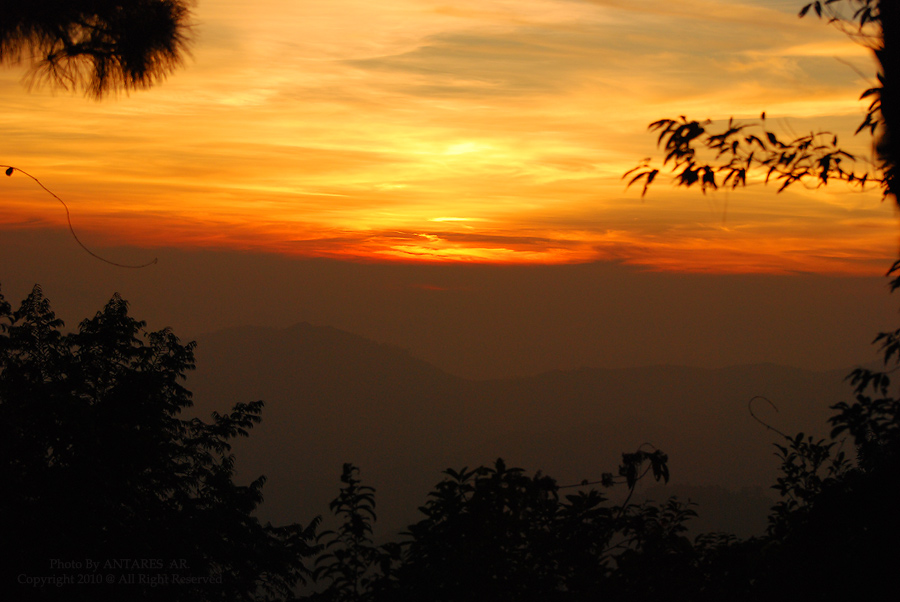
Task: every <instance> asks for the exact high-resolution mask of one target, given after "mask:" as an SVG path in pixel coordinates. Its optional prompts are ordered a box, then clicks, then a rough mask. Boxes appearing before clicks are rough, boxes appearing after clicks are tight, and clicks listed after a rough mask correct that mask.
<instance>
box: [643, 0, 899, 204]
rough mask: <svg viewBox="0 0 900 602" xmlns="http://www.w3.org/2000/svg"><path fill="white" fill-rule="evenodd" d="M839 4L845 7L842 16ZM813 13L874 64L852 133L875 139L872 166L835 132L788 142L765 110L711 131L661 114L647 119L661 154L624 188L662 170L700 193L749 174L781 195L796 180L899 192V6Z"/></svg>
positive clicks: (832, 2)
mask: <svg viewBox="0 0 900 602" xmlns="http://www.w3.org/2000/svg"><path fill="white" fill-rule="evenodd" d="M841 7H847V8H849V9H850V14H844V13H843V12H842V11H841ZM810 11H812V12H813V13H815V14H817V15H818V16H819V17H826V18H828V20H829V22H830V23H833V24H835V25H837V26H838V27H840V28H841V29H842V30H843V31H845V32H846V33H847V34H848V35H850V36H851V37H852V38H853V39H854V40H856V41H858V42H859V43H861V44H863V45H865V46H867V47H868V48H870V49H871V50H872V52H873V55H874V56H875V58H876V60H877V62H878V71H877V73H876V78H877V84H876V85H874V86H873V87H872V88H869V89H867V90H865V91H863V93H862V94H861V97H860V98H863V99H870V105H869V109H868V111H867V113H866V117H865V119H864V120H863V122H862V123H861V124H860V126H859V128H858V129H857V133H859V132H861V131H864V130H867V131H869V132H871V133H872V134H873V135H875V136H877V144H876V151H877V164H876V165H875V166H874V167H875V170H874V171H870V170H868V169H866V168H865V167H863V168H860V167H859V166H858V162H857V160H856V157H854V156H853V155H851V154H850V153H848V152H846V151H844V150H842V149H841V148H840V147H839V146H838V139H837V136H835V135H833V134H831V133H829V132H818V133H813V134H809V135H805V136H800V137H798V138H795V139H793V140H788V139H783V138H779V136H777V135H776V133H775V132H772V131H770V130H769V129H768V128H767V126H766V122H765V113H762V116H761V121H760V123H758V124H757V123H741V122H735V121H734V120H731V119H730V120H729V121H728V124H727V125H726V126H725V127H724V128H719V129H710V128H711V125H712V122H711V121H709V120H706V121H702V122H701V121H696V120H692V119H688V118H687V117H684V116H681V117H679V118H678V119H660V120H659V121H655V122H653V123H651V124H650V130H651V131H658V132H659V138H658V140H657V143H658V145H659V146H660V147H662V148H663V149H664V151H665V157H664V158H663V161H662V165H661V166H660V167H653V166H652V165H651V161H650V159H646V160H645V161H644V162H643V163H642V164H641V165H639V166H638V167H635V168H634V169H632V170H630V171H629V172H627V173H626V174H625V176H626V177H627V176H631V179H630V180H629V183H628V185H629V186H631V185H632V184H637V183H641V182H643V194H646V192H647V190H648V188H649V186H650V185H651V184H652V183H653V182H654V181H655V179H656V177H657V176H658V175H659V173H660V172H661V171H662V170H666V169H667V170H669V171H671V172H672V173H673V174H674V175H675V182H676V184H677V185H679V186H685V187H691V186H693V185H695V184H697V185H698V186H699V187H700V189H701V191H703V192H706V190H707V189H713V190H714V189H717V188H719V187H720V186H724V187H730V188H737V187H738V186H745V185H746V184H747V179H748V177H751V175H752V174H753V173H755V172H756V173H759V174H760V175H761V176H762V175H764V176H765V181H766V182H769V181H775V182H778V183H779V189H778V190H779V192H780V191H782V190H784V189H785V188H787V187H788V186H790V185H791V184H794V183H796V182H811V183H814V184H816V185H820V186H821V185H825V184H828V183H829V182H830V181H833V180H843V181H846V182H849V183H851V184H854V185H858V186H860V187H864V186H865V185H866V184H867V183H871V182H877V183H878V184H880V185H881V186H882V189H883V191H884V193H885V195H886V196H892V197H894V200H895V201H896V202H900V197H898V194H897V193H898V184H897V174H896V171H897V157H898V154H900V153H898V138H900V135H898V134H897V133H896V132H897V131H900V94H898V90H897V89H898V86H900V82H898V79H900V72H898V58H897V57H898V56H900V39H898V37H900V6H898V5H897V2H895V1H893V0H822V1H816V2H811V3H809V4H806V5H805V6H804V7H803V8H802V9H801V11H800V16H801V17H803V16H805V15H807V14H809V13H810Z"/></svg>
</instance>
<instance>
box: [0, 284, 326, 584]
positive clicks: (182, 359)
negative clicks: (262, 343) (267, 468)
mask: <svg viewBox="0 0 900 602" xmlns="http://www.w3.org/2000/svg"><path fill="white" fill-rule="evenodd" d="M144 326H145V324H144V323H143V322H140V321H138V320H135V319H134V318H132V317H130V316H129V315H128V312H127V303H126V301H125V300H123V299H122V298H121V297H119V296H118V295H116V296H114V297H113V298H112V299H111V300H110V302H109V303H108V304H107V305H106V307H104V308H103V310H102V311H100V312H98V313H97V314H96V315H95V316H94V317H93V318H91V319H88V320H84V321H83V322H82V323H81V324H80V325H79V327H78V330H77V331H76V332H72V333H69V334H63V333H61V332H60V328H61V327H62V322H61V321H60V320H59V319H57V318H56V316H55V315H54V313H53V311H52V310H51V308H50V304H49V302H48V301H47V299H46V298H45V297H44V296H43V293H42V291H41V289H40V287H38V286H35V288H34V289H33V290H32V292H31V294H29V295H28V297H27V298H26V299H25V300H24V301H23V302H22V304H21V307H20V308H19V309H17V310H15V311H13V310H12V308H11V306H10V305H9V303H7V302H6V301H5V300H4V299H3V298H2V296H0V482H2V483H3V486H4V492H3V495H2V496H0V532H2V533H3V537H4V541H5V542H6V543H7V546H8V547H9V549H10V550H15V556H16V557H15V559H14V560H11V561H8V562H6V563H4V571H3V576H4V579H3V580H2V582H0V590H5V591H6V595H4V596H3V597H4V599H9V600H26V599H41V600H66V601H70V600H81V599H84V600H122V599H154V600H155V599H158V600H190V601H200V600H251V599H284V598H287V597H290V596H291V595H292V591H293V588H294V586H295V585H296V584H297V583H298V582H302V581H303V579H304V575H305V574H306V571H305V569H304V567H303V564H302V560H303V558H304V557H305V556H307V555H309V554H311V553H312V551H313V545H312V540H313V538H314V530H315V527H316V525H317V524H318V523H317V521H316V520H314V521H312V523H311V524H310V525H309V526H308V527H306V528H303V527H301V526H300V525H299V524H291V525H287V526H282V527H276V526H272V525H271V524H265V525H263V524H260V522H259V521H258V520H257V519H256V518H255V517H254V516H253V514H252V513H253V511H254V509H255V508H256V507H257V505H258V504H259V503H260V502H261V501H262V487H263V484H264V482H265V478H264V477H260V478H258V479H256V480H255V481H253V482H252V483H250V484H249V485H238V484H236V483H235V482H234V480H233V477H234V470H235V459H234V456H233V455H232V454H231V453H230V450H231V443H230V441H231V440H232V439H234V438H235V437H240V436H247V434H248V431H249V430H250V429H251V428H252V427H253V425H254V424H256V423H257V422H259V420H260V413H261V411H262V406H263V403H262V402H261V401H254V402H251V403H239V404H237V405H236V406H235V407H234V408H233V409H232V411H231V412H230V413H226V414H218V413H213V416H212V421H211V422H204V421H202V420H199V419H197V418H194V419H186V418H182V417H180V416H179V414H180V413H181V412H182V411H183V410H184V409H186V408H188V407H189V406H190V405H191V393H190V392H189V391H188V390H187V389H185V387H184V386H183V385H182V384H181V382H180V381H181V380H182V379H183V378H184V376H185V373H186V371H187V370H190V369H192V368H193V367H194V344H193V343H188V344H181V343H180V342H179V340H178V338H177V337H175V335H174V334H172V333H171V332H170V331H168V330H161V331H158V332H146V331H145V330H144ZM86 559H92V560H93V561H95V562H98V563H102V564H100V565H99V567H95V572H94V573H92V575H94V577H91V576H90V575H88V576H87V578H88V579H93V578H96V576H97V575H99V576H100V577H101V580H100V581H97V582H95V581H91V580H86V581H83V582H79V583H74V582H73V581H69V582H68V583H66V582H64V581H60V580H62V579H65V578H66V576H67V575H68V578H69V579H74V578H75V577H76V576H77V575H86V574H87V573H88V571H85V570H83V569H84V568H85V567H84V564H83V563H84V562H85V561H86ZM121 559H132V560H135V561H137V562H140V563H142V564H141V565H140V566H138V567H137V568H135V567H134V566H128V565H127V564H126V565H124V566H123V565H122V564H121V563H119V564H116V561H119V560H121ZM53 560H56V561H58V562H59V563H62V564H58V565H56V567H54V565H53V564H52V561H53ZM67 562H68V563H73V562H78V563H82V564H81V566H80V567H79V566H75V565H71V564H70V565H69V566H68V568H69V569H70V570H68V571H66V570H64V569H66V568H67V566H66V564H65V563H67ZM108 562H112V564H111V565H110V564H108ZM146 563H149V565H147V564H146ZM135 573H137V574H139V575H144V576H145V578H146V580H145V581H144V582H141V581H140V580H135V577H136V575H135ZM155 576H160V577H159V579H160V580H159V581H157V582H155V583H152V582H151V581H152V578H154V577H155ZM23 579H24V581H23ZM28 579H31V581H28ZM42 579H44V580H43V581H42ZM129 579H131V581H129ZM62 585H67V586H66V587H63V586H62Z"/></svg>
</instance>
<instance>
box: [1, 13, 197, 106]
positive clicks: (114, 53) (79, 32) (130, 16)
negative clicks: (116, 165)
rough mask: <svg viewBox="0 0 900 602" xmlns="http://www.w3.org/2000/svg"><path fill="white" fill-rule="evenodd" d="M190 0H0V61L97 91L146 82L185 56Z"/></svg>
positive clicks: (39, 76) (159, 76) (54, 82)
mask: <svg viewBox="0 0 900 602" xmlns="http://www.w3.org/2000/svg"><path fill="white" fill-rule="evenodd" d="M191 4H192V2H191V0H0V15H2V16H0V61H2V62H5V63H15V62H18V61H20V60H21V59H22V57H23V56H25V57H27V58H28V59H29V60H30V61H31V66H32V73H31V75H32V81H33V82H45V81H46V82H49V83H51V84H52V85H55V86H61V87H63V88H66V89H70V88H82V89H84V90H85V92H86V93H87V94H88V95H90V96H94V97H97V98H99V97H101V96H103V95H104V94H106V93H108V92H111V91H114V90H118V89H123V90H126V91H127V90H133V89H139V88H146V87H149V86H151V85H152V84H154V83H156V82H158V81H159V80H161V79H163V78H165V76H166V75H168V74H169V73H170V72H171V71H172V70H173V69H175V68H176V67H177V66H179V65H180V64H181V63H182V61H183V60H184V56H185V55H186V54H187V51H188V43H189V39H190V27H191V26H190V5H191Z"/></svg>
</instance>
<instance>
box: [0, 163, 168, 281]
mask: <svg viewBox="0 0 900 602" xmlns="http://www.w3.org/2000/svg"><path fill="white" fill-rule="evenodd" d="M3 167H5V168H6V175H7V176H12V175H13V172H15V171H17V172H19V173H21V174H22V175H25V176H28V177H29V178H31V179H32V180H34V181H35V183H37V185H38V186H40V187H41V188H43V189H44V191H45V192H46V193H47V194H49V195H50V196H52V197H53V198H54V199H56V200H57V201H59V202H60V203H61V204H62V206H63V209H65V210H66V222H68V224H69V232H71V233H72V238H74V239H75V242H77V243H78V245H79V246H80V247H81V248H82V249H84V251H85V252H86V253H87V254H88V255H90V256H91V257H93V258H95V259H99V260H100V261H103V262H105V263H108V264H109V265H114V266H116V267H118V268H130V269H137V268H146V267H147V266H151V265H153V264H154V263H156V262H157V258H156V257H154V258H153V261H149V262H147V263H142V264H140V265H128V264H125V263H116V262H115V261H110V260H109V259H106V258H105V257H100V256H99V255H97V254H96V253H94V252H93V251H91V250H90V249H88V248H87V247H86V246H85V245H84V243H83V242H81V240H80V239H79V238H78V235H77V234H75V228H73V227H72V216H71V215H70V214H69V206H68V205H66V202H65V201H63V200H62V199H61V198H59V197H58V196H57V195H56V194H55V193H54V192H53V191H52V190H50V189H49V188H47V187H46V186H44V184H43V183H42V182H41V181H40V180H38V179H37V178H36V177H34V176H33V175H31V174H30V173H28V172H27V171H24V170H22V169H19V168H18V167H13V166H12V165H0V168H3Z"/></svg>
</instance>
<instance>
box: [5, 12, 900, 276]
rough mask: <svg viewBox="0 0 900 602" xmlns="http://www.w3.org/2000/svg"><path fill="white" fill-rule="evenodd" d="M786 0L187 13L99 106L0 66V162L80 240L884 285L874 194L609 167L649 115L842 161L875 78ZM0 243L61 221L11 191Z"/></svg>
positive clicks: (856, 54)
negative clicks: (165, 57)
mask: <svg viewBox="0 0 900 602" xmlns="http://www.w3.org/2000/svg"><path fill="white" fill-rule="evenodd" d="M798 8H799V6H798V4H797V2H795V1H774V0H686V1H680V2H671V1H670V0H627V1H625V0H622V1H618V0H593V1H589V0H515V1H512V0H457V1H455V2H452V3H446V2H438V1H431V0H386V1H384V2H378V3H372V2H364V1H362V0H332V1H330V2H325V3H322V2H302V1H297V0H257V1H256V2H253V3H247V2H239V1H237V0H200V1H199V2H198V4H197V5H196V9H195V22H196V31H195V37H196V40H195V43H194V44H193V47H192V48H193V56H192V57H191V58H189V59H188V60H187V62H186V64H185V67H184V68H182V69H180V70H178V71H177V72H175V73H173V74H172V75H171V76H170V77H169V78H168V80H167V81H165V82H164V83H163V84H161V85H159V86H157V87H155V88H153V89H152V90H149V91H140V92H135V93H132V94H130V95H129V96H125V95H120V96H119V97H118V98H109V99H106V100H103V101H101V102H96V101H93V100H90V99H86V98H83V97H82V96H81V95H79V94H69V93H66V92H61V91H58V90H57V91H54V90H49V89H45V88H35V89H31V90H30V91H29V90H28V88H27V87H26V86H24V85H23V84H22V78H23V74H25V72H26V69H25V68H24V67H20V68H4V69H3V70H2V71H0V98H2V101H0V102H2V105H0V106H2V107H3V110H2V112H0V128H2V131H3V153H2V157H0V162H2V163H4V164H8V165H14V166H16V167H19V168H21V169H23V170H25V171H27V172H29V173H31V174H33V175H34V176H36V177H38V178H39V179H40V180H41V181H42V182H43V183H44V184H45V185H46V186H47V187H49V188H50V189H52V190H53V191H54V192H56V193H57V194H58V195H60V196H61V197H62V198H63V199H64V200H65V201H66V202H67V203H68V204H69V207H70V209H71V211H72V219H73V224H74V225H75V227H76V229H77V230H78V231H79V232H80V233H81V236H82V238H83V240H84V241H85V243H86V244H88V245H89V246H93V247H96V248H98V249H102V248H103V247H105V246H108V245H121V244H123V243H127V244H133V245H139V246H143V247H179V248H190V247H196V246H201V247H213V248H222V249H242V250H255V251H264V252H274V253H283V254H288V255H293V256H306V257H333V258H354V259H366V260H383V261H393V260H402V261H421V260H449V261H465V262H470V261H489V262H501V263H509V262H514V263H572V262H588V261H597V260H601V261H602V260H609V259H612V260H615V261H618V262H624V263H626V264H634V265H640V266H643V267H645V268H649V269H655V270H676V271H701V272H708V271H715V272H771V273H784V272H795V271H802V272H815V273H822V274H838V273H840V274H863V273H864V274H867V275H874V274H878V273H883V271H884V268H885V265H887V264H888V263H889V262H890V260H891V258H892V257H893V256H894V254H895V252H896V246H897V241H896V238H897V237H896V222H895V217H894V215H893V211H892V208H891V207H890V206H889V204H883V203H881V202H880V197H879V195H878V193H877V190H874V189H873V190H872V191H871V192H869V193H862V194H860V193H855V192H852V191H850V190H849V189H848V188H847V187H846V186H843V185H837V186H833V187H829V188H828V189H822V190H805V189H802V188H799V187H798V188H797V189H795V190H791V191H788V192H786V193H783V194H780V195H777V196H776V194H775V191H774V189H773V188H771V187H768V188H767V187H764V186H762V185H753V186H751V187H750V188H748V189H747V190H744V191H739V192H735V193H727V192H718V193H715V194H710V195H708V196H706V197H703V196H702V195H700V194H699V192H695V191H689V192H683V191H679V190H676V189H674V188H673V187H672V186H671V183H670V182H665V181H663V182H660V183H659V184H658V185H657V186H656V187H655V188H654V189H652V191H651V193H650V194H649V195H648V196H647V197H646V198H644V199H641V198H640V190H639V189H638V188H637V187H636V188H633V189H631V190H628V191H626V190H625V185H624V181H623V180H622V179H621V177H622V174H623V173H624V172H625V171H627V170H628V169H630V168H631V167H634V166H635V165H636V164H637V163H638V162H639V161H640V160H641V159H642V158H644V157H648V156H653V155H655V156H658V154H659V153H658V152H657V151H656V150H655V147H654V143H655V137H654V136H653V135H651V134H648V133H647V129H646V126H647V124H648V123H649V122H651V121H653V120H655V119H658V118H661V117H675V116H677V115H679V114H685V115H688V116H690V117H692V118H698V119H703V118H707V117H709V118H713V119H727V118H728V117H730V116H734V117H736V118H738V119H746V120H753V119H755V118H757V117H758V116H759V114H760V112H761V111H763V110H765V111H766V112H767V114H768V116H769V124H770V126H773V127H775V128H776V129H777V130H779V131H782V132H784V133H785V134H786V135H790V134H791V133H800V134H802V133H806V132H808V131H810V130H811V129H813V128H815V129H819V128H823V129H828V130H831V131H834V132H836V133H838V134H839V135H841V136H842V138H843V140H844V143H845V144H846V145H847V146H850V147H851V148H854V149H856V150H859V151H861V153H862V154H863V155H866V154H868V153H869V149H868V142H869V141H868V140H867V139H865V137H863V136H861V137H859V138H857V139H854V138H853V137H852V132H853V130H854V129H855V126H856V125H857V123H858V122H859V120H860V119H861V115H862V112H863V109H864V104H863V103H861V102H859V101H858V100H857V97H858V96H859V93H860V91H861V90H862V89H865V88H866V87H867V80H866V79H865V78H864V77H863V76H862V75H861V74H864V75H868V76H870V75H871V74H872V72H873V62H872V60H871V59H870V57H869V56H868V55H867V51H866V50H865V49H864V48H861V47H859V46H857V45H855V44H854V43H852V42H851V41H850V40H849V39H848V38H846V36H844V35H843V34H841V33H840V32H838V31H835V30H834V29H833V28H829V27H828V26H826V25H825V24H824V23H822V22H820V21H818V20H816V19H815V18H807V19H798V18H797V17H796V13H797V10H798ZM2 184H3V188H2V191H0V193H2V196H3V205H2V211H0V227H2V228H3V229H7V230H8V229H20V228H26V229H27V228H44V227H48V226H50V227H60V226H64V225H65V221H64V220H65V214H64V212H63V210H62V207H61V206H60V205H59V204H58V203H56V201H54V200H53V199H52V197H50V196H48V195H47V194H46V193H44V192H43V191H41V190H40V189H39V188H38V187H37V186H36V185H35V184H34V183H33V182H31V181H30V180H28V179H27V178H25V177H23V176H21V174H18V175H17V177H14V178H10V179H4V181H3V182H2Z"/></svg>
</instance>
